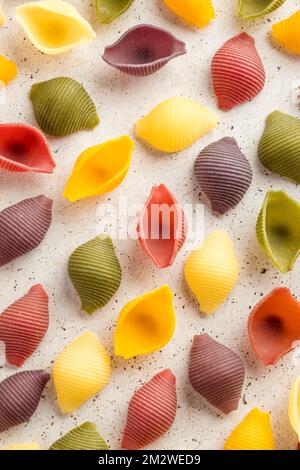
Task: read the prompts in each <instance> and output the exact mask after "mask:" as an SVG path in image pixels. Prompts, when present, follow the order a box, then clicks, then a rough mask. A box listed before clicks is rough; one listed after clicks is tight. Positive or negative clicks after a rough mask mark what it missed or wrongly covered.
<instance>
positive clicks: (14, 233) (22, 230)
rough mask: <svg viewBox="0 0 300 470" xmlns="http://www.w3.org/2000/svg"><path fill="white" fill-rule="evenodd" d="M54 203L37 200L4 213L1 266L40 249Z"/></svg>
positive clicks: (1, 215) (0, 233) (0, 228)
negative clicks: (37, 248) (35, 249)
mask: <svg viewBox="0 0 300 470" xmlns="http://www.w3.org/2000/svg"><path fill="white" fill-rule="evenodd" d="M52 204H53V201H52V199H48V198H47V197H46V196H37V197H33V198H30V199H24V201H21V202H19V203H18V204H15V205H14V206H10V207H7V208H6V209H4V210H3V211H2V212H0V266H4V265H5V264H7V263H9V262H10V261H12V260H14V259H15V258H18V257H19V256H22V255H24V254H25V253H27V252H28V251H31V250H33V249H34V248H36V247H37V246H38V245H39V244H40V243H41V241H42V240H43V238H44V236H45V235H46V232H47V230H48V228H49V226H50V224H51V220H52Z"/></svg>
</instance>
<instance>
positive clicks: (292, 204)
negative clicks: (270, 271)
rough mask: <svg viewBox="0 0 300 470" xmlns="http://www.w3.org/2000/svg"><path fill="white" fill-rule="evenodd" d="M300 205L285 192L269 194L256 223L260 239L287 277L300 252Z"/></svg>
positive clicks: (265, 250) (272, 259)
mask: <svg viewBox="0 0 300 470" xmlns="http://www.w3.org/2000/svg"><path fill="white" fill-rule="evenodd" d="M299 224H300V204H298V202H297V201H295V200H294V199H292V198H290V197H289V196H288V195H287V194H286V193H285V192H284V191H269V192H267V194H266V197H265V199H264V203H263V206H262V209H261V211H260V213H259V216H258V219H257V224H256V236H257V240H258V242H259V244H260V246H261V248H262V250H263V251H264V253H265V254H266V255H267V256H268V258H270V260H271V261H272V263H273V264H274V265H275V266H276V267H277V268H278V269H279V271H280V272H282V273H283V274H285V273H287V272H288V271H291V270H292V269H293V266H294V263H295V261H296V259H297V258H298V256H299V250H300V233H299Z"/></svg>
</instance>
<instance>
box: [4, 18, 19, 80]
mask: <svg viewBox="0 0 300 470" xmlns="http://www.w3.org/2000/svg"><path fill="white" fill-rule="evenodd" d="M0 26H1V25H0ZM17 75H18V68H17V66H16V64H15V63H14V62H13V61H12V60H9V59H7V58H6V57H3V56H1V55H0V86H1V85H3V86H6V85H8V84H9V83H10V82H11V81H12V80H14V79H15V78H16V76H17Z"/></svg>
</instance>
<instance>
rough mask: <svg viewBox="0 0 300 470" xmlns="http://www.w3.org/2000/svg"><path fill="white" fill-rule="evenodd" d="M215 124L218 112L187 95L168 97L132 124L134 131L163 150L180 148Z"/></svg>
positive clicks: (194, 140)
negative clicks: (185, 96) (184, 96)
mask: <svg viewBox="0 0 300 470" xmlns="http://www.w3.org/2000/svg"><path fill="white" fill-rule="evenodd" d="M217 124H218V118H217V116H216V115H215V114H214V113H213V112H212V111H210V110H209V109H208V108H206V107H205V106H203V105H202V104H200V103H197V102H196V101H193V100H191V99H189V98H183V97H175V98H169V99H167V100H165V101H163V102H162V103H160V104H159V105H158V106H156V107H155V108H154V109H153V110H152V111H151V112H150V113H149V114H148V115H147V116H145V117H144V118H142V119H140V120H139V121H138V122H137V123H136V125H135V132H136V135H137V136H138V137H140V138H141V139H143V140H144V141H145V142H147V143H148V144H149V145H151V146H152V147H154V148H156V149H158V150H161V151H163V152H168V153H171V152H179V151H180V150H183V149H185V148H187V147H189V146H190V145H192V144H193V143H194V142H196V140H198V139H199V138H200V137H202V136H203V135H204V134H206V133H207V132H208V131H209V130H211V129H213V128H214V127H216V125H217Z"/></svg>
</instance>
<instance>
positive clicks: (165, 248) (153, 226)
mask: <svg viewBox="0 0 300 470" xmlns="http://www.w3.org/2000/svg"><path fill="white" fill-rule="evenodd" d="M137 232H138V236H139V242H140V244H141V247H142V248H143V250H144V252H145V253H146V255H147V256H148V257H149V258H150V259H151V260H152V261H153V263H154V264H155V266H157V267H158V268H160V269H162V268H167V267H169V266H171V265H172V264H173V263H174V261H175V258H176V255H177V253H178V251H179V250H180V249H181V248H182V246H183V244H184V242H185V239H186V234H187V227H186V219H185V215H184V212H183V210H182V209H181V207H180V206H179V204H178V202H177V201H176V199H175V197H174V196H173V194H172V193H171V192H170V191H169V190H168V188H167V187H166V186H165V185H164V184H160V185H159V186H154V187H153V188H152V191H151V194H150V197H149V199H148V200H147V202H146V204H145V207H144V209H143V211H142V213H141V215H140V218H139V224H138V227H137Z"/></svg>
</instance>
